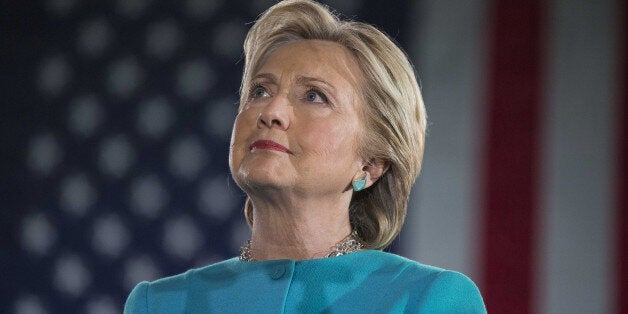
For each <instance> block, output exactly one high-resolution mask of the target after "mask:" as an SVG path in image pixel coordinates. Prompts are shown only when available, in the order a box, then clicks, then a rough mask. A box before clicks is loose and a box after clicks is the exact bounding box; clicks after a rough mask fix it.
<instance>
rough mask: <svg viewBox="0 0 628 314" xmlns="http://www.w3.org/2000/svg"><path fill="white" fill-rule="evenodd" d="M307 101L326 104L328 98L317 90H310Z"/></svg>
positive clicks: (306, 96) (306, 97)
mask: <svg viewBox="0 0 628 314" xmlns="http://www.w3.org/2000/svg"><path fill="white" fill-rule="evenodd" d="M305 100H307V101H309V102H317V103H326V102H327V97H326V96H325V95H324V94H323V93H321V92H318V91H316V90H309V91H308V92H307V93H306V94H305Z"/></svg>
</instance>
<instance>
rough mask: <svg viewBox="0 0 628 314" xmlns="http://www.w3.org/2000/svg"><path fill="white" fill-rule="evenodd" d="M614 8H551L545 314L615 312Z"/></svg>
mask: <svg viewBox="0 0 628 314" xmlns="http://www.w3.org/2000/svg"><path fill="white" fill-rule="evenodd" d="M614 3H615V1H614V0H602V1H595V2H592V1H588V0H553V1H551V2H549V3H548V4H549V10H548V16H549V18H548V21H549V30H550V32H549V33H548V34H549V36H548V46H549V47H548V52H549V53H548V55H549V57H548V62H547V64H548V69H547V73H546V75H547V77H548V80H547V86H548V92H547V95H546V100H547V104H548V105H547V109H546V110H545V112H544V113H545V115H544V118H545V119H544V123H545V125H546V128H545V129H546V132H545V133H546V136H545V137H546V138H547V139H548V140H547V142H546V143H545V144H546V145H544V149H543V160H544V169H546V171H545V173H544V177H543V180H542V181H543V182H544V186H543V189H542V190H543V191H544V192H543V193H544V194H543V196H542V200H543V204H542V206H541V210H540V221H542V222H543V225H542V228H539V229H540V230H542V234H541V235H540V239H539V247H540V254H539V264H540V265H539V269H540V271H541V272H540V274H541V275H540V276H539V281H540V282H539V289H538V291H539V295H540V296H541V300H539V304H538V312H540V313H611V309H610V305H611V303H610V300H611V299H612V297H613V293H612V290H610V289H612V281H611V280H610V276H612V259H611V258H610V257H611V256H612V248H613V245H612V240H613V236H612V231H611V230H612V224H611V221H612V220H611V218H612V214H613V199H614V194H613V192H614V191H613V188H612V186H613V181H614V177H613V174H614V172H613V168H614V161H613V156H614V155H615V153H614V149H615V146H614V140H613V139H614V138H615V137H614V134H615V124H616V123H615V119H613V114H612V113H613V108H614V92H615V89H614V88H615V87H614V86H616V84H615V80H616V76H615V69H616V63H615V60H616V54H615V40H616V39H615V38H616V25H615V24H614V20H615V19H614V12H615V9H616V8H615V7H614V5H615V4H614Z"/></svg>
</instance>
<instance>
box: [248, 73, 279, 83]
mask: <svg viewBox="0 0 628 314" xmlns="http://www.w3.org/2000/svg"><path fill="white" fill-rule="evenodd" d="M260 78H264V79H267V80H269V81H271V82H277V77H276V76H275V75H274V74H272V73H258V74H256V75H255V76H253V80H256V79H260Z"/></svg>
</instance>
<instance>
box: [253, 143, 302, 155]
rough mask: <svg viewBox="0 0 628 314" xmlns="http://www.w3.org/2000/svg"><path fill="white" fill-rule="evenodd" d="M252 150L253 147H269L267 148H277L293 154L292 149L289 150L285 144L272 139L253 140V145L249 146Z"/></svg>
mask: <svg viewBox="0 0 628 314" xmlns="http://www.w3.org/2000/svg"><path fill="white" fill-rule="evenodd" d="M249 148H250V149H251V150H253V149H267V150H276V151H279V152H283V153H287V154H292V152H290V150H288V149H287V148H286V147H284V146H283V145H281V144H279V143H276V142H273V141H270V140H259V141H255V142H253V144H251V147H249Z"/></svg>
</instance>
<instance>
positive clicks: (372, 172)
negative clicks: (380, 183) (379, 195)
mask: <svg viewBox="0 0 628 314" xmlns="http://www.w3.org/2000/svg"><path fill="white" fill-rule="evenodd" d="M388 168H390V164H389V163H388V162H387V161H385V160H383V159H380V158H373V159H371V160H369V161H368V163H367V164H366V165H364V167H362V170H363V171H364V172H366V186H365V188H368V187H369V186H371V185H373V184H375V182H377V180H379V178H381V177H382V176H383V175H384V173H386V171H388Z"/></svg>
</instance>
